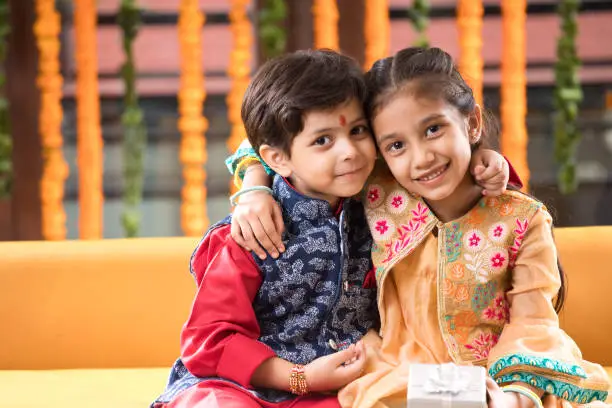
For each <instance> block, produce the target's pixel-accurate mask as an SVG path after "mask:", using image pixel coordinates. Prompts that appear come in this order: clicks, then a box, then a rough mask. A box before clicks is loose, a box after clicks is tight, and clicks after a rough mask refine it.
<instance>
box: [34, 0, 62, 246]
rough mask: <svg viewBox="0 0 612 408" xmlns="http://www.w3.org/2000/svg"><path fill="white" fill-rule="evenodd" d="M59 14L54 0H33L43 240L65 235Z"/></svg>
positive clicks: (60, 237) (55, 238) (60, 238)
mask: <svg viewBox="0 0 612 408" xmlns="http://www.w3.org/2000/svg"><path fill="white" fill-rule="evenodd" d="M60 31H61V19H60V14H59V13H58V12H57V10H56V9H55V1H54V0H36V22H35V23H34V34H35V35H36V44H37V46H38V77H37V80H36V84H37V86H38V89H39V90H40V115H39V124H38V125H39V129H38V130H39V133H40V138H41V143H42V151H43V171H42V177H41V180H40V199H41V213H42V235H43V238H44V239H46V240H63V239H66V213H65V211H64V204H63V202H64V182H65V180H66V178H67V177H68V164H67V163H66V161H65V160H64V155H63V153H62V146H63V136H62V131H61V125H62V112H63V111H62V103H61V101H62V83H63V78H62V76H61V74H60V62H59V52H60V41H59V34H60Z"/></svg>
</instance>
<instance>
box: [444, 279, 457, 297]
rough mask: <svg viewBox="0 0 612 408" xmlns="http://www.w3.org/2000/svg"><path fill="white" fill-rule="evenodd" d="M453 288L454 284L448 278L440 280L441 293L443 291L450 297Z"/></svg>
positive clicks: (453, 290)
mask: <svg viewBox="0 0 612 408" xmlns="http://www.w3.org/2000/svg"><path fill="white" fill-rule="evenodd" d="M455 289H456V288H455V285H454V284H453V282H451V281H450V279H444V281H443V282H442V293H444V296H447V297H452V296H453V295H454V294H455Z"/></svg>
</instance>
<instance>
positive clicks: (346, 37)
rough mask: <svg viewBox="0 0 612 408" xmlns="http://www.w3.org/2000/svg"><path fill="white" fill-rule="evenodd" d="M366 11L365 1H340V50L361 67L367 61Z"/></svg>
mask: <svg viewBox="0 0 612 408" xmlns="http://www.w3.org/2000/svg"><path fill="white" fill-rule="evenodd" d="M364 9H365V0H338V13H339V14H340V21H339V22H338V35H339V36H340V50H341V51H342V52H343V53H344V54H346V55H350V56H351V57H353V58H355V59H356V60H357V61H358V62H359V65H361V66H363V63H364V61H365V53H364V50H365V39H364V37H363V23H364Z"/></svg>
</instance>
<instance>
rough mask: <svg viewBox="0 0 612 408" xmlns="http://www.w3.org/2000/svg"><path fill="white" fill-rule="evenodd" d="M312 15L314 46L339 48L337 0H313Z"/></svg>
mask: <svg viewBox="0 0 612 408" xmlns="http://www.w3.org/2000/svg"><path fill="white" fill-rule="evenodd" d="M312 15H313V21H314V46H315V48H329V49H331V50H336V51H337V50H339V49H340V45H339V40H338V18H339V15H338V4H337V0H314V1H313V5H312Z"/></svg>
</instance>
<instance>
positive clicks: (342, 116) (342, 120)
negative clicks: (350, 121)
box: [340, 115, 346, 126]
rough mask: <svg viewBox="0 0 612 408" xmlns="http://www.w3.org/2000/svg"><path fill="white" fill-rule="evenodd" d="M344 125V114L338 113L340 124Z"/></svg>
mask: <svg viewBox="0 0 612 408" xmlns="http://www.w3.org/2000/svg"><path fill="white" fill-rule="evenodd" d="M344 125H346V118H345V117H344V115H340V126H344Z"/></svg>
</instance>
